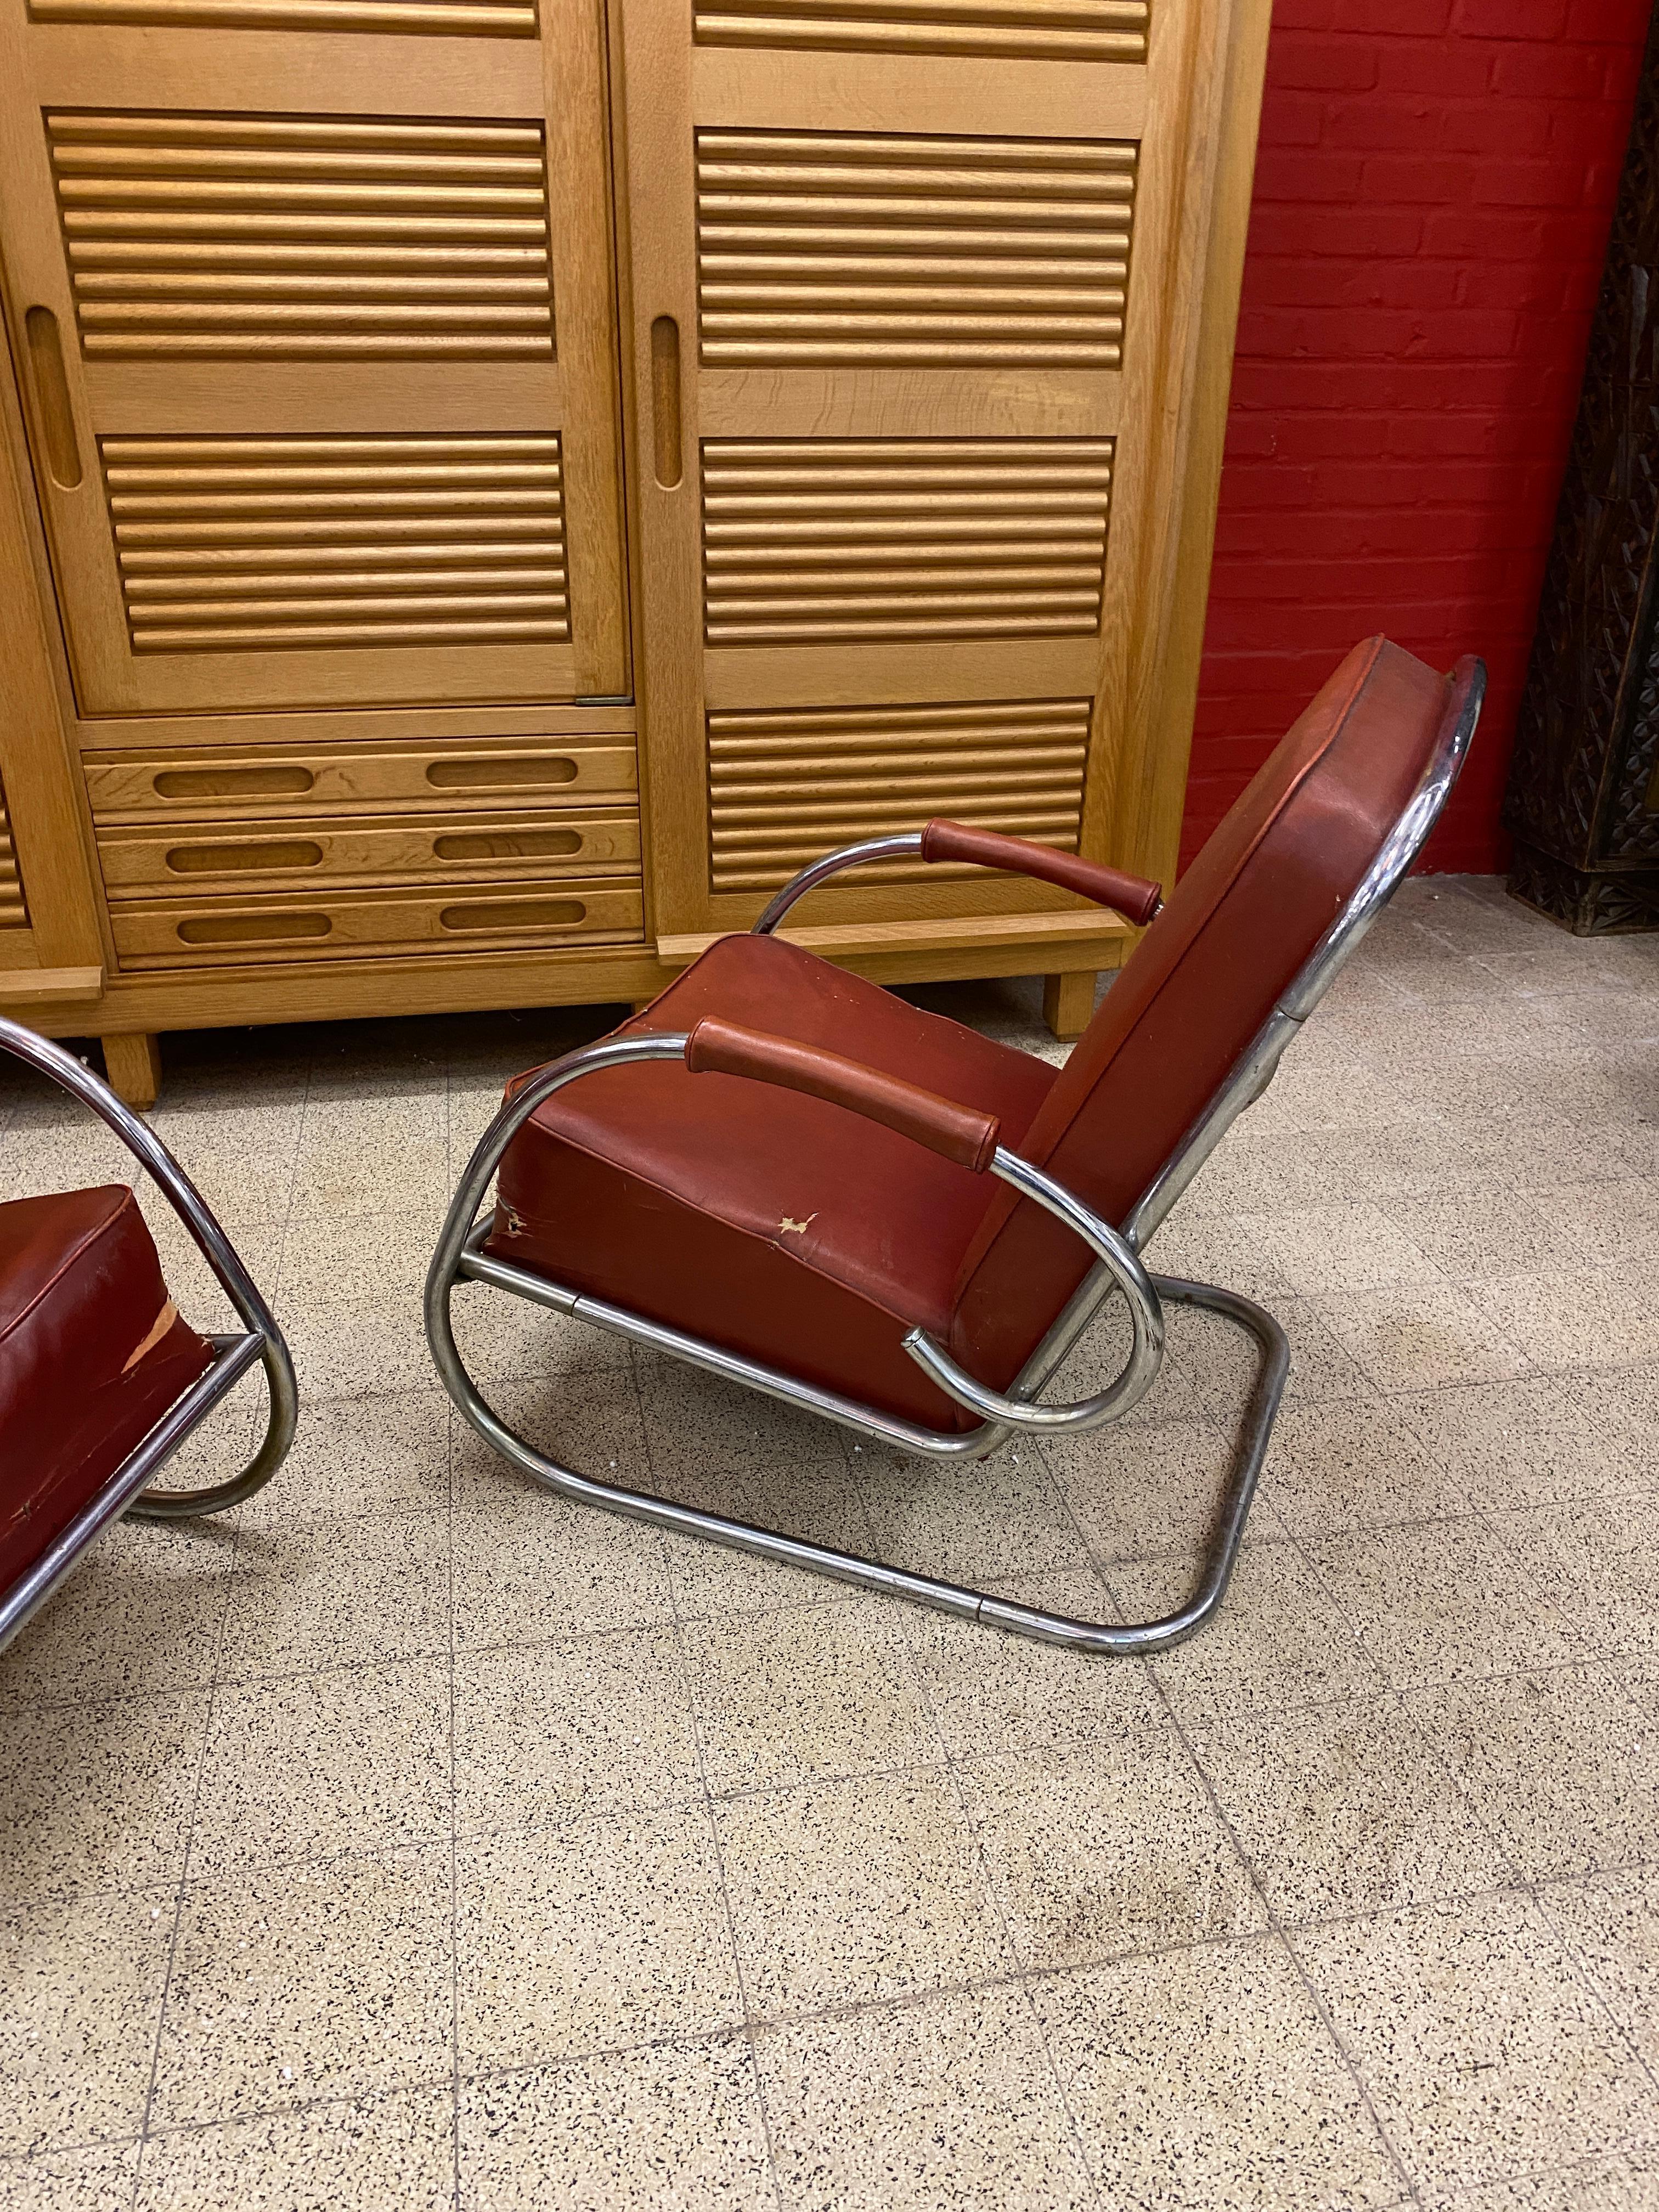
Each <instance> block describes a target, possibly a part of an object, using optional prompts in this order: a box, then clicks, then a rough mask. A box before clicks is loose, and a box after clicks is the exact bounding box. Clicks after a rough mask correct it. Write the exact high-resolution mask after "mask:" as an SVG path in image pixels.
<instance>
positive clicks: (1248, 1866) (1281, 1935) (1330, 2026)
mask: <svg viewBox="0 0 1659 2212" xmlns="http://www.w3.org/2000/svg"><path fill="white" fill-rule="evenodd" d="M1240 1447H1241V1438H1240V1435H1239V1431H1238V1430H1237V1425H1235V1428H1234V1431H1233V1449H1234V1455H1235V1457H1236V1456H1237V1452H1238V1450H1239V1449H1240ZM1068 1510H1069V1501H1068ZM1078 1533H1079V1535H1080V1536H1081V1535H1082V1534H1083V1533H1084V1532H1083V1531H1082V1529H1081V1528H1079V1532H1078ZM1085 1541H1086V1540H1085ZM1297 1551H1298V1555H1299V1553H1300V1547H1297ZM1097 1573H1098V1574H1099V1575H1100V1578H1101V1580H1102V1581H1103V1583H1105V1585H1106V1589H1107V1591H1108V1593H1109V1596H1110V1598H1111V1601H1112V1602H1113V1604H1114V1605H1115V1607H1117V1608H1118V1611H1119V1615H1120V1618H1121V1617H1122V1616H1123V1614H1124V1610H1125V1608H1124V1604H1123V1598H1122V1595H1121V1591H1120V1590H1119V1589H1118V1587H1117V1584H1116V1583H1115V1582H1114V1581H1113V1580H1112V1579H1111V1578H1110V1577H1109V1575H1108V1574H1107V1573H1106V1572H1105V1571H1104V1570H1103V1568H1101V1567H1099V1566H1097ZM1345 1618H1346V1616H1345ZM1361 1648H1362V1649H1363V1646H1362V1647H1361ZM1146 1680H1147V1682H1148V1684H1149V1686H1150V1687H1151V1689H1152V1694H1153V1696H1154V1697H1155V1698H1156V1699H1158V1702H1159V1703H1160V1704H1161V1705H1163V1707H1164V1714H1165V1717H1166V1721H1167V1724H1168V1727H1169V1728H1170V1730H1171V1731H1172V1733H1173V1735H1174V1736H1175V1738H1176V1741H1178V1742H1179V1743H1180V1745H1181V1746H1182V1749H1183V1750H1184V1752H1185V1753H1186V1756H1187V1764H1188V1770H1189V1771H1190V1772H1191V1773H1192V1774H1193V1775H1194V1776H1195V1777H1196V1778H1197V1781H1198V1785H1199V1788H1200V1790H1201V1791H1202V1792H1203V1795H1204V1796H1205V1798H1206V1801H1207V1802H1208V1804H1209V1807H1210V1810H1211V1814H1212V1817H1213V1818H1214V1819H1215V1820H1216V1821H1217V1823H1218V1826H1219V1827H1220V1829H1221V1832H1222V1833H1223V1834H1224V1835H1225V1837H1226V1838H1227V1841H1228V1844H1229V1845H1230V1847H1231V1850H1232V1852H1233V1854H1234V1857H1236V1859H1237V1862H1238V1863H1239V1865H1240V1866H1241V1868H1242V1869H1243V1872H1244V1875H1245V1879H1246V1880H1247V1881H1249V1885H1250V1887H1251V1888H1252V1890H1253V1891H1254V1892H1255V1896H1256V1899H1257V1901H1258V1903H1259V1904H1260V1905H1261V1910H1262V1911H1263V1912H1264V1913H1265V1914H1266V1916H1267V1923H1268V1926H1269V1927H1270V1928H1271V1929H1273V1932H1274V1934H1275V1935H1276V1936H1277V1938H1278V1941H1279V1944H1280V1946H1281V1948H1283V1950H1284V1951H1285V1953H1286V1954H1287V1955H1288V1956H1289V1957H1290V1959H1291V1965H1292V1966H1293V1968H1294V1969H1295V1972H1296V1973H1297V1976H1298V1978H1300V1980H1301V1981H1302V1983H1303V1985H1304V1989H1306V1990H1307V1993H1308V1996H1309V2000H1310V2002H1311V2003H1312V2004H1313V2005H1314V2007H1315V2009H1316V2012H1317V2013H1318V2015H1319V2017H1320V2020H1321V2021H1322V2024H1323V2026H1324V2028H1325V2032H1326V2033H1327V2035H1328V2036H1329V2037H1330V2039H1331V2041H1332V2044H1333V2045H1334V2048H1335V2050H1336V2051H1337V2052H1338V2054H1339V2056H1340V2059H1341V2062H1342V2063H1343V2065H1344V2066H1345V2067H1346V2069H1347V2072H1348V2075H1349V2078H1350V2079H1351V2080H1352V2082H1353V2085H1354V2090H1355V2093H1356V2094H1357V2095H1358V2098H1359V2100H1360V2103H1361V2105H1362V2106H1363V2107H1364V2111H1365V2112H1367V2113H1368V2114H1369V2115H1370V2120H1371V2124H1372V2125H1373V2127H1374V2128H1375V2129H1376V2135H1377V2139H1378V2141H1379V2142H1381V2143H1382V2145H1383V2149H1384V2150H1385V2152H1386V2153H1387V2154H1388V2157H1389V2161H1390V2163H1391V2164H1392V2166H1393V2167H1394V2170H1395V2174H1396V2175H1397V2176H1398V2177H1399V2179H1400V2181H1401V2185H1402V2186H1403V2188H1404V2190H1405V2192H1406V2199H1407V2202H1409V2203H1413V2204H1415V2203H1417V2202H1418V2201H1419V2199H1418V2193H1417V2189H1416V2185H1415V2184H1414V2182H1413V2178H1412V2176H1411V2173H1410V2171H1409V2169H1408V2168H1407V2165H1406V2162H1405V2160H1404V2159H1403V2158H1402V2157H1401V2154H1400V2150H1399V2148H1398V2146H1397V2145H1396V2144H1395V2141H1394V2139H1393V2136H1392V2135H1391V2134H1390V2133H1389V2130H1388V2129H1387V2128H1385V2127H1384V2125H1383V2118H1382V2115H1381V2113H1380V2112H1378V2111H1377V2109H1376V2104H1375V2102H1374V2101H1373V2100H1372V2097H1371V2094H1370V2089H1369V2087H1367V2085H1366V2083H1365V2082H1364V2080H1363V2079H1362V2078H1361V2075H1360V2073H1359V2069H1358V2065H1357V2063H1356V2062H1355V2060H1354V2057H1353V2055H1352V2053H1351V2052H1350V2051H1349V2050H1348V2048H1347V2045H1346V2043H1344V2042H1343V2041H1342V2040H1341V2039H1340V2037H1339V2036H1338V2035H1337V2034H1336V2032H1335V2025H1334V2021H1332V2020H1331V2019H1330V2017H1329V2015H1328V2012H1327V2010H1326V2008H1325V2006H1324V2004H1323V2002H1322V2001H1321V1999H1320V1998H1319V1996H1318V1995H1317V1994H1316V1991H1315V1990H1313V1988H1312V1986H1311V1984H1310V1982H1309V1980H1308V1977H1307V1975H1306V1972H1305V1971H1304V1967H1303V1965H1302V1961H1301V1960H1300V1958H1299V1957H1298V1956H1297V1954H1296V1952H1295V1950H1294V1947H1293V1946H1292V1945H1291V1942H1289V1939H1288V1937H1287V1936H1286V1935H1285V1930H1284V1929H1283V1928H1282V1927H1281V1926H1280V1924H1279V1918H1278V1916H1277V1914H1276V1913H1275V1911H1274V1910H1273V1900H1272V1899H1271V1898H1270V1897H1269V1896H1268V1894H1267V1887H1266V1884H1265V1883H1264V1882H1263V1881H1262V1880H1261V1876H1260V1875H1258V1873H1257V1871H1256V1868H1255V1861H1254V1859H1253V1858H1252V1857H1251V1856H1250V1854H1249V1852H1248V1851H1247V1850H1245V1848H1244V1845H1243V1841H1242V1839H1241V1838H1239V1836H1238V1835H1237V1832H1236V1831H1235V1829H1234V1827H1233V1825H1232V1823H1231V1820H1229V1819H1228V1818H1227V1816H1226V1814H1225V1811H1224V1810H1223V1808H1222V1806H1221V1803H1220V1801H1219V1799H1218V1796H1217V1795H1216V1792H1215V1789H1214V1786H1213V1784H1212V1782H1211V1779H1210V1777H1209V1774H1208V1772H1207V1771H1206V1768H1205V1766H1204V1765H1203V1762H1202V1761H1201V1760H1200V1758H1199V1756H1198V1753H1197V1752H1196V1751H1195V1750H1194V1746H1193V1743H1192V1740H1191V1738H1190V1737H1189V1736H1188V1734H1187V1731H1186V1729H1185V1728H1184V1726H1183V1725H1182V1719H1181V1716H1180V1714H1179V1713H1178V1712H1177V1711H1176V1706H1175V1703H1174V1701H1173V1699H1171V1697H1170V1692H1169V1690H1168V1688H1167V1687H1166V1686H1165V1684H1164V1680H1163V1679H1162V1677H1161V1676H1160V1674H1159V1673H1158V1669H1157V1668H1155V1667H1153V1666H1152V1664H1151V1663H1150V1662H1147V1663H1146Z"/></svg>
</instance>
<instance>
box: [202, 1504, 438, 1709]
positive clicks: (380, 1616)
mask: <svg viewBox="0 0 1659 2212" xmlns="http://www.w3.org/2000/svg"><path fill="white" fill-rule="evenodd" d="M448 1649H449V1515H448V1513H447V1510H446V1511H442V1512H438V1513H399V1514H395V1515H392V1516H389V1517H387V1518H384V1519H373V1518H369V1517H368V1516H358V1517H357V1518H356V1519H354V1520H351V1521H349V1522H339V1521H325V1522H320V1523H319V1524H318V1526H317V1527H315V1528H310V1529H305V1528H295V1527H294V1526H293V1525H292V1524H291V1523H290V1524H289V1525H287V1526H283V1527H280V1528H257V1529H250V1530H244V1531H243V1532H242V1534H240V1535H239V1537H238V1539H237V1543H236V1571H235V1574H234V1577H232V1581H231V1587H230V1609H229V1612H228V1615H227V1617H226V1621H225V1635H224V1648H223V1656H222V1661H221V1665H220V1678H221V1680H225V1681H233V1682H234V1681H246V1680H249V1679H251V1678H252V1677H253V1676H255V1675H260V1674H315V1673H317V1672H319V1671H320V1670H321V1669H324V1668H336V1667H355V1666H369V1665H374V1664H377V1663H385V1662H387V1661H389V1660H393V1659H414V1658H419V1657H421V1656H423V1655H428V1654H436V1653H439V1652H447V1650H448Z"/></svg>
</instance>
